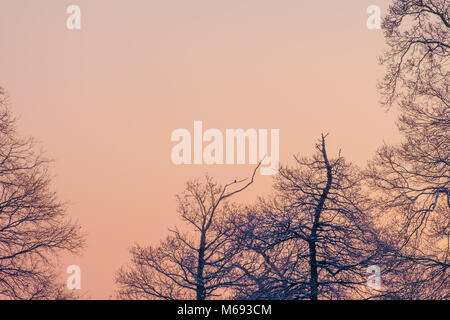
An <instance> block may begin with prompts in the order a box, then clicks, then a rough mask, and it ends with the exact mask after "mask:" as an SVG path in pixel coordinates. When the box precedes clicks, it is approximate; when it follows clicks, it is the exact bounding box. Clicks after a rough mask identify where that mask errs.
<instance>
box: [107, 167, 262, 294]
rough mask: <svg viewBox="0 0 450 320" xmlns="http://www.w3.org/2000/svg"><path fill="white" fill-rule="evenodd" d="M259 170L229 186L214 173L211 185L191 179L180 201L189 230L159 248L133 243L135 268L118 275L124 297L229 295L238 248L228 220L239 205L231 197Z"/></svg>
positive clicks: (122, 270)
mask: <svg viewBox="0 0 450 320" xmlns="http://www.w3.org/2000/svg"><path fill="white" fill-rule="evenodd" d="M258 168H259V165H258V166H257V167H256V169H255V171H253V175H252V177H251V178H250V179H249V180H248V179H243V180H239V181H236V180H235V181H234V182H231V183H228V184H226V185H224V186H221V185H218V184H217V183H216V182H214V180H213V179H212V178H210V177H208V176H207V177H206V181H205V183H201V182H199V181H197V180H194V181H190V182H188V184H187V187H186V189H185V191H184V192H183V193H182V194H180V195H178V197H177V200H178V213H179V214H180V217H181V219H182V220H183V221H184V222H186V223H187V224H188V226H190V230H189V232H182V231H180V230H179V229H178V228H175V229H174V230H171V233H172V234H171V235H169V236H168V237H167V238H166V239H165V240H164V241H162V242H161V243H160V245H159V246H149V247H141V246H139V245H135V246H133V247H132V249H131V255H132V264H131V266H129V267H123V268H122V269H121V270H120V271H119V272H118V274H117V277H116V282H117V283H118V284H119V285H120V289H119V297H121V298H127V299H165V300H171V299H197V300H204V299H208V298H212V297H214V296H216V295H219V294H221V295H222V296H223V295H224V294H226V289H227V288H228V287H230V286H231V285H232V282H231V281H230V279H231V277H230V276H229V275H230V273H231V272H232V270H233V265H232V261H233V259H232V257H233V256H234V255H235V254H236V251H237V250H236V248H234V247H232V246H231V244H230V239H231V235H232V234H233V232H234V230H233V228H232V225H231V224H230V223H229V222H228V221H229V219H228V218H227V216H228V215H229V214H230V213H231V212H233V211H234V210H236V207H235V206H234V205H232V204H230V203H229V202H228V201H227V200H228V199H229V198H230V197H232V196H233V195H236V194H237V193H240V192H242V191H244V190H245V189H247V188H248V187H249V186H250V185H251V184H252V183H253V181H254V177H255V173H256V170H257V169H258Z"/></svg>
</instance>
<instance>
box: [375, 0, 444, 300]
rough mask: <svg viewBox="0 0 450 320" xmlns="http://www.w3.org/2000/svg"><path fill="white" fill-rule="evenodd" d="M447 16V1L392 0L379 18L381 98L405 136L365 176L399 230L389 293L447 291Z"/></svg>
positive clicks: (380, 152)
mask: <svg viewBox="0 0 450 320" xmlns="http://www.w3.org/2000/svg"><path fill="white" fill-rule="evenodd" d="M449 21H450V2H448V1H446V0H408V1H405V0H395V1H394V2H393V5H391V7H390V9H389V13H388V16H387V17H386V18H385V20H384V23H383V29H384V31H385V36H386V40H387V44H388V47H389V49H388V51H387V52H386V54H385V55H384V57H383V58H382V59H381V62H382V63H383V64H384V65H386V68H387V73H386V76H385V78H384V81H383V82H382V83H381V85H380V88H381V90H382V93H383V97H384V103H386V104H387V105H388V106H390V105H394V104H396V105H397V106H398V107H399V111H400V117H399V121H398V127H399V129H400V132H401V133H402V135H403V137H404V141H403V142H402V143H401V144H399V145H394V146H392V145H384V146H382V147H381V148H380V149H379V150H378V152H377V155H376V157H375V158H374V159H373V160H372V161H371V162H370V163H369V167H368V170H367V177H368V179H369V181H370V183H371V185H372V187H373V188H374V191H375V192H377V194H378V195H380V197H379V202H378V207H379V209H380V210H382V211H383V212H384V213H385V215H384V217H385V221H387V223H388V224H389V227H390V230H391V231H393V230H396V232H397V234H396V235H392V236H393V237H394V238H395V239H397V241H396V242H397V245H396V251H395V252H393V253H392V255H393V256H395V257H397V260H396V263H393V264H392V266H395V268H393V269H392V271H394V269H395V270H396V271H395V273H396V276H395V277H393V278H388V281H391V289H392V292H391V293H389V294H387V295H388V296H389V297H390V298H422V299H423V298H443V297H444V298H445V297H448V296H449V291H448V287H449V279H448V271H447V269H448V265H449V264H448V253H449V245H450V243H449V241H450V240H449V231H450V229H449V221H450V219H449V217H450V185H449V177H450V167H449V153H450V143H449V141H450V130H449V125H450V108H449V103H450V94H449V84H450V82H449V81H450V70H449V66H450V43H449V41H450V25H449ZM392 261H393V260H391V262H392ZM401 278H404V279H403V280H402V281H401V280H400V279H401ZM394 279H395V280H394ZM402 283H403V286H402Z"/></svg>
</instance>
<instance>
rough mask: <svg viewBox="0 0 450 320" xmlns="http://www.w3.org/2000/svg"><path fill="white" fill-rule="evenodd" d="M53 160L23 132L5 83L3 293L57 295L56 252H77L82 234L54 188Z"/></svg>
mask: <svg viewBox="0 0 450 320" xmlns="http://www.w3.org/2000/svg"><path fill="white" fill-rule="evenodd" d="M48 163H49V161H48V160H47V159H45V158H44V157H43V156H42V155H41V154H38V153H36V152H35V147H34V143H33V140H32V139H24V138H21V137H20V136H19V135H18V134H17V132H16V128H15V122H14V119H12V117H11V114H10V111H9V109H8V99H7V97H6V95H5V93H4V92H3V90H2V89H1V88H0V298H5V299H54V298H64V297H65V296H66V293H65V292H64V289H63V287H62V286H61V285H59V284H58V283H57V282H56V274H55V272H54V270H55V258H56V257H57V254H58V253H59V252H62V251H72V252H75V251H77V250H78V249H79V248H81V246H82V244H83V239H82V237H81V235H80V231H79V227H78V226H77V225H76V224H74V223H72V222H70V221H68V220H67V219H66V215H65V208H64V205H63V204H61V203H60V202H59V201H58V199H57V197H56V195H55V193H54V192H52V191H51V189H50V176H49V173H48V171H47V167H48Z"/></svg>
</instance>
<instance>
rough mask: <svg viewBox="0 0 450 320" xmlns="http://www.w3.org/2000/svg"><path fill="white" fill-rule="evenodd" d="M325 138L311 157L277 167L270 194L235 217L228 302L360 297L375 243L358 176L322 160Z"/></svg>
mask: <svg viewBox="0 0 450 320" xmlns="http://www.w3.org/2000/svg"><path fill="white" fill-rule="evenodd" d="M325 140H326V139H325V136H324V135H322V138H321V139H320V141H319V142H318V144H317V153H316V154H314V156H313V157H310V158H305V157H295V161H296V163H295V166H294V167H286V166H282V167H281V169H280V171H279V174H278V175H277V177H276V178H275V184H274V188H275V191H276V192H275V194H274V196H273V197H271V198H270V199H269V200H264V199H262V200H261V201H260V202H259V204H258V205H257V206H255V207H250V208H249V209H248V212H247V214H246V215H244V216H236V217H235V219H236V223H235V229H237V230H239V232H238V233H237V234H236V235H235V237H234V241H235V245H236V246H237V247H239V248H241V250H243V252H241V254H240V255H239V256H238V258H239V259H238V260H237V261H236V264H237V265H239V269H240V270H241V273H242V277H243V284H244V285H242V286H235V291H236V297H239V298H246V299H311V300H316V299H319V298H325V299H345V298H361V297H366V296H367V295H368V294H369V293H368V292H367V290H366V286H365V284H366V281H367V274H366V272H367V266H368V265H370V264H372V263H376V262H377V261H378V260H377V258H379V253H380V252H382V251H381V250H379V249H380V247H379V243H380V242H379V240H378V237H377V233H376V231H375V228H374V226H375V224H374V221H373V220H372V217H371V201H370V199H369V198H368V197H367V196H366V195H365V193H364V190H363V186H362V183H361V175H360V173H359V171H358V169H357V168H356V167H355V166H353V165H351V164H348V163H346V161H345V160H344V158H343V157H341V156H340V155H339V156H338V157H337V158H334V159H330V158H329V156H328V153H327V150H326V142H325Z"/></svg>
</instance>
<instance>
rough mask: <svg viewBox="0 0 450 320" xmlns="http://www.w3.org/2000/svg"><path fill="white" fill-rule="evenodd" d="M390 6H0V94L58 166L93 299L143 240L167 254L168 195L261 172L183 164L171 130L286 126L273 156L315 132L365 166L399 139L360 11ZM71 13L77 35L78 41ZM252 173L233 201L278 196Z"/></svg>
mask: <svg viewBox="0 0 450 320" xmlns="http://www.w3.org/2000/svg"><path fill="white" fill-rule="evenodd" d="M388 4H389V1H388V0H375V1H373V0H371V1H365V0H347V1H331V0H328V1H299V0H277V1H274V0H271V1H269V0H239V1H237V0H229V1H225V0H217V1H210V0H209V1H208V0H191V1H183V0H164V1H162V0H158V1H155V0H127V1H125V0H96V1H91V0H71V1H63V0H58V1H55V0H1V1H0V40H1V41H0V86H2V87H4V88H5V89H6V90H7V92H8V93H9V95H10V98H11V110H12V112H13V114H14V115H15V116H16V117H17V118H18V128H19V131H20V132H21V133H22V134H23V135H27V136H33V137H35V138H36V139H37V140H38V141H39V143H40V147H41V148H42V149H43V150H45V152H46V155H47V156H48V157H50V158H52V159H53V160H54V162H53V163H52V165H51V173H52V175H53V187H54V189H55V190H56V191H57V193H58V196H59V198H60V199H61V200H62V201H67V202H68V205H67V215H68V216H69V217H71V218H72V219H74V220H76V221H78V222H79V224H80V225H81V226H82V227H83V230H84V232H85V233H86V234H87V248H86V249H85V250H84V252H83V254H82V255H80V256H63V257H62V258H61V266H60V268H61V272H62V273H63V278H64V277H66V275H65V274H64V272H65V269H66V267H67V266H68V265H78V266H80V268H81V275H82V289H81V290H80V293H81V294H82V295H83V296H84V297H85V298H92V299H108V298H109V297H111V296H114V292H115V290H116V289H117V286H116V285H115V284H114V274H115V273H116V272H117V271H118V269H119V268H120V267H121V266H122V265H124V264H127V263H128V261H129V259H130V256H129V253H128V249H129V247H130V246H131V245H132V244H134V243H139V244H142V245H144V244H148V245H150V244H153V245H156V244H158V242H159V240H161V239H163V238H164V237H165V236H166V235H167V234H168V232H167V229H168V228H170V227H172V226H174V225H175V224H177V223H178V221H179V220H178V218H177V214H176V201H175V195H176V194H177V193H180V192H182V191H183V189H184V187H185V184H186V182H187V181H188V180H189V179H193V178H201V177H202V176H204V175H205V174H206V173H208V174H209V175H211V176H213V177H214V178H216V179H217V180H218V181H219V182H221V183H223V184H225V183H227V182H230V181H234V179H240V178H245V177H248V176H249V175H251V172H252V170H253V168H254V165H251V164H226V165H206V164H202V165H194V164H192V165H187V164H186V165H175V164H174V163H173V161H172V160H171V151H172V148H173V147H174V146H175V145H176V142H173V141H171V134H172V132H173V131H174V130H176V129H181V128H185V129H187V130H188V131H190V132H191V133H192V134H193V132H194V131H193V130H194V121H202V123H203V128H204V130H207V129H208V128H216V129H219V130H220V131H221V132H223V133H225V132H226V129H237V128H243V129H249V128H254V129H268V130H270V129H279V148H280V152H279V157H280V161H281V163H282V164H283V163H288V162H289V161H290V160H291V159H292V157H293V155H295V154H301V155H310V154H311V153H312V152H313V151H314V150H313V149H314V144H315V142H316V140H317V139H318V138H319V137H320V134H321V133H329V134H330V135H329V138H328V142H329V153H330V154H331V155H333V154H334V155H336V154H337V152H338V151H339V150H342V154H343V155H344V156H345V157H346V158H347V159H348V160H349V161H352V162H354V163H356V164H358V165H360V166H364V165H365V163H366V161H367V160H369V159H370V158H371V157H372V156H373V154H374V152H375V150H376V149H377V147H379V146H380V145H381V144H382V143H383V141H385V142H397V141H398V140H399V135H398V132H397V129H396V127H395V118H396V115H395V112H394V111H390V112H386V110H385V109H383V108H382V107H381V106H380V103H379V101H380V95H379V92H378V91H377V88H376V85H377V82H378V81H379V80H381V78H382V76H383V67H382V66H380V65H379V64H378V62H377V61H378V60H377V57H378V56H380V55H381V54H382V53H383V50H384V48H385V45H384V38H383V33H382V31H381V30H370V29H369V28H367V26H366V21H367V19H368V18H369V16H370V15H369V14H367V12H366V10H367V8H368V7H369V6H370V5H378V6H379V7H380V8H381V9H382V14H383V13H384V12H385V10H386V8H387V6H388ZM69 5H78V6H79V7H80V9H81V29H80V30H69V29H68V28H67V26H66V20H67V19H68V17H69V14H67V13H66V9H67V7H68V6H69ZM271 183H272V177H271V176H268V175H266V176H263V175H257V176H256V181H255V183H254V184H253V185H252V187H251V188H250V189H248V190H246V191H245V193H243V194H240V195H239V196H238V197H237V198H236V200H237V201H241V202H245V203H252V202H253V201H254V200H255V199H256V197H257V196H258V195H265V194H267V193H269V192H270V187H271Z"/></svg>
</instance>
